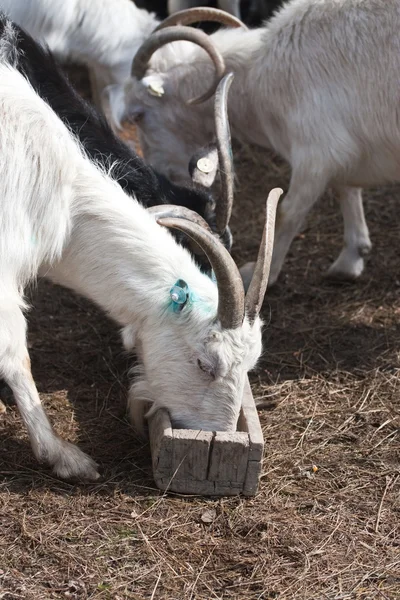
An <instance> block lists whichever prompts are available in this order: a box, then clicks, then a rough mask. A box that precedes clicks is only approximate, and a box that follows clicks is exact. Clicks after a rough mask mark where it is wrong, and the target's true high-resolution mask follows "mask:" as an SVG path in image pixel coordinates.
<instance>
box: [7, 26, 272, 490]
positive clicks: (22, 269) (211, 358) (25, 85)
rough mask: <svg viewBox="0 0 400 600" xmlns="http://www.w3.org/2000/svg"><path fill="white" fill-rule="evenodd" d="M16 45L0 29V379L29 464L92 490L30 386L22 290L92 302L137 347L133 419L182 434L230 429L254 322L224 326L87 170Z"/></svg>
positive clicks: (194, 279) (196, 283)
mask: <svg viewBox="0 0 400 600" xmlns="http://www.w3.org/2000/svg"><path fill="white" fill-rule="evenodd" d="M17 37H18V31H17V30H16V29H15V28H14V27H13V25H12V24H11V23H10V22H8V21H4V22H3V31H2V35H1V36H0V147H1V153H0V175H1V176H0V203H1V209H0V376H2V377H3V378H4V379H5V381H6V382H7V383H8V384H9V386H10V387H11V389H12V391H13V393H14V397H15V399H16V402H17V405H18V408H19V410H20V412H21V415H22V417H23V420H24V422H25V424H26V426H27V428H28V432H29V436H30V439H31V443H32V447H33V450H34V453H35V455H36V457H37V458H38V459H39V460H42V461H45V462H46V463H48V464H49V465H51V466H52V467H53V469H54V471H55V473H56V474H57V475H59V476H61V477H71V476H76V477H80V478H83V479H95V478H96V477H97V470H96V465H95V464H94V462H93V461H92V460H91V459H90V458H89V457H88V456H86V455H85V454H83V453H82V452H81V451H80V450H79V449H78V448H77V447H75V446H74V445H72V444H69V443H67V442H65V441H64V440H62V439H60V438H59V437H58V436H56V434H55V433H54V431H53V429H52V427H51V425H50V423H49V421H48V419H47V416H46V414H45V412H44V410H43V407H42V405H41V403H40V399H39V396H38V393H37V390H36V386H35V383H34V381H33V378H32V375H31V371H30V361H29V354H28V350H27V346H26V322H25V318H24V316H23V309H24V308H25V306H26V305H25V301H24V298H23V290H24V288H25V286H26V285H27V284H28V283H29V281H31V280H33V279H34V278H35V277H36V275H37V274H38V272H41V273H43V274H45V275H46V276H47V277H49V278H51V279H52V280H54V281H56V282H58V283H60V284H62V285H65V286H67V287H70V288H72V289H74V290H76V291H77V292H79V293H81V294H83V295H85V296H86V297H88V298H89V299H91V300H93V301H94V302H95V303H97V304H98V305H99V306H100V307H102V308H103V309H104V310H105V311H106V312H107V313H108V314H109V315H110V316H111V317H112V318H113V319H114V320H115V321H116V322H117V323H118V324H119V326H120V327H122V328H123V330H124V339H125V343H126V345H130V346H133V345H135V346H136V348H137V350H138V353H139V356H140V360H141V370H140V374H139V376H138V377H137V378H136V381H135V383H134V385H133V387H132V391H131V405H132V407H133V408H132V412H133V414H136V412H137V411H136V407H137V405H138V404H140V403H141V401H143V400H145V401H150V402H152V403H153V408H152V410H156V409H157V408H158V407H159V406H164V407H166V408H167V409H168V410H169V412H170V414H171V419H172V421H173V422H174V423H175V424H178V425H180V426H183V427H192V428H199V429H216V430H221V429H222V430H224V429H225V430H233V429H234V428H235V426H236V421H237V417H238V414H239V410H240V401H241V395H242V390H243V385H244V380H245V376H246V373H247V371H248V370H249V369H251V368H252V367H253V366H254V364H255V362H256V360H257V358H258V356H259V355H260V352H261V322H260V320H259V318H258V317H255V319H253V320H249V319H248V318H247V316H245V317H244V320H243V323H242V325H241V326H240V327H237V328H235V329H229V328H225V327H223V326H222V321H220V320H219V319H218V318H217V305H218V311H219V299H218V289H217V286H216V284H215V283H214V282H213V281H212V280H211V279H210V278H209V277H207V276H206V275H204V274H203V273H202V272H201V271H200V270H199V268H198V267H197V266H196V265H195V263H194V262H193V260H192V258H191V256H190V254H189V253H188V252H187V251H186V250H185V249H184V248H182V246H180V245H179V244H177V243H176V241H175V240H174V238H173V237H172V236H171V235H170V233H169V232H168V231H167V230H166V229H165V228H163V227H161V226H160V225H159V224H157V222H156V221H155V219H154V217H152V216H151V215H150V214H149V213H148V212H147V211H146V209H145V208H144V207H143V206H141V204H140V203H139V202H137V201H136V200H135V199H132V198H131V197H129V196H128V195H126V194H125V193H124V191H123V190H122V189H121V187H120V186H119V185H118V184H117V183H116V182H115V181H114V180H112V179H111V178H110V177H109V176H108V175H107V173H105V172H104V170H102V169H101V167H100V166H99V165H96V164H94V163H93V162H92V161H91V160H89V159H88V157H87V156H86V154H85V151H84V149H83V147H82V146H81V145H80V144H79V141H78V140H77V139H76V138H75V137H74V136H73V134H71V133H70V132H69V131H68V129H67V128H66V127H65V126H64V124H63V123H62V121H61V120H60V119H59V118H58V117H57V115H56V114H55V113H54V112H53V111H52V110H51V108H50V107H49V106H48V104H47V103H46V102H44V101H43V99H41V98H40V97H39V96H38V95H37V94H36V93H35V91H34V89H33V88H32V86H31V85H30V84H29V82H28V81H27V79H26V78H25V77H24V76H23V75H22V74H21V73H20V72H19V71H18V70H17V68H16V67H17V65H18V60H19V56H18V49H17V46H18V44H17ZM181 281H184V282H186V285H187V288H188V290H189V291H190V293H189V294H188V301H187V304H185V305H182V310H181V311H180V312H176V311H175V310H174V307H173V296H172V294H171V288H172V287H173V286H174V285H175V286H176V282H181ZM110 290H112V293H110ZM221 293H222V292H221ZM218 314H219V313H218ZM187 390H190V394H188V393H186V391H187Z"/></svg>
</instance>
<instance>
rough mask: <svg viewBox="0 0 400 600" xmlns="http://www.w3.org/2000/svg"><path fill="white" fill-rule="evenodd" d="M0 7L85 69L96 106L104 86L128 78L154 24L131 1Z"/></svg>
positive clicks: (49, 1)
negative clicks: (135, 56) (84, 66)
mask: <svg viewBox="0 0 400 600" xmlns="http://www.w3.org/2000/svg"><path fill="white" fill-rule="evenodd" d="M0 9H1V10H2V11H3V12H4V13H6V14H7V15H8V16H9V17H10V18H11V19H12V20H13V21H14V22H15V23H17V24H18V25H19V26H20V27H22V28H23V29H24V30H26V31H27V32H28V33H30V35H31V36H32V37H33V38H34V39H35V40H38V41H40V42H41V43H44V44H46V45H47V46H48V47H49V48H50V50H51V51H52V52H53V53H54V54H55V55H57V56H58V57H59V58H60V59H63V60H66V59H73V60H75V61H78V62H81V63H84V64H86V65H88V67H89V69H90V72H91V79H92V89H93V93H94V99H95V102H96V104H97V105H98V106H100V105H101V94H102V90H103V89H104V88H105V87H106V86H107V85H110V84H119V85H122V84H123V83H124V82H125V81H126V80H127V79H128V78H129V75H130V72H131V65H132V58H133V56H134V55H135V53H136V50H137V49H138V48H139V46H140V45H141V43H142V42H143V40H145V39H146V38H147V37H148V36H149V35H150V33H151V32H152V31H153V30H154V29H155V28H156V27H157V25H158V24H159V20H158V19H157V18H156V16H155V15H154V14H153V13H149V12H147V11H146V10H143V9H139V8H137V6H136V5H135V3H134V2H131V0H113V1H112V2H110V0H96V1H95V2H93V0H68V1H65V0H0Z"/></svg>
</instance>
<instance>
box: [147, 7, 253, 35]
mask: <svg viewBox="0 0 400 600" xmlns="http://www.w3.org/2000/svg"><path fill="white" fill-rule="evenodd" d="M201 21H213V22H216V23H222V25H227V26H228V27H241V28H242V29H245V30H246V31H248V27H247V26H246V25H245V24H244V23H243V21H241V20H240V19H237V18H236V17H234V16H233V15H230V14H229V13H227V12H225V11H224V10H219V9H218V8H208V7H206V6H198V7H196V8H189V9H187V10H180V11H178V12H176V13H174V14H173V15H170V16H169V17H167V18H166V19H164V21H162V22H161V23H160V24H159V26H158V27H157V28H156V29H155V30H154V31H160V29H164V28H165V27H171V26H172V25H191V24H192V23H200V22H201Z"/></svg>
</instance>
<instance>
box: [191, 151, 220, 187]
mask: <svg viewBox="0 0 400 600" xmlns="http://www.w3.org/2000/svg"><path fill="white" fill-rule="evenodd" d="M217 172H218V150H217V146H216V145H215V144H210V146H207V147H206V148H202V149H201V150H198V151H197V152H196V153H195V154H194V155H193V156H192V158H191V159H190V162H189V173H190V177H191V178H192V181H193V183H195V184H197V185H201V186H203V187H206V188H209V187H211V186H212V184H213V183H214V181H215V177H216V175H217Z"/></svg>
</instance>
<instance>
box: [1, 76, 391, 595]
mask: <svg viewBox="0 0 400 600" xmlns="http://www.w3.org/2000/svg"><path fill="white" fill-rule="evenodd" d="M79 73H80V72H78V74H79ZM82 77H84V76H82ZM82 82H83V83H82V85H83V84H85V85H86V83H85V81H84V79H82ZM78 83H79V82H78ZM235 161H236V167H237V175H238V189H237V195H236V204H235V210H234V215H233V220H232V227H233V232H234V235H235V245H234V256H235V258H236V259H237V260H238V262H239V263H240V264H241V263H242V262H243V261H245V260H250V259H254V257H255V254H256V251H257V246H258V241H259V238H260V235H261V229H262V220H263V202H264V200H265V199H266V196H267V192H268V191H269V189H270V188H272V187H274V186H276V185H279V186H281V187H283V188H284V189H287V184H288V176H289V171H288V168H287V166H286V165H284V164H283V163H282V161H280V160H279V159H278V158H277V157H274V156H272V155H271V154H269V153H267V152H264V151H260V150H258V149H255V148H250V147H243V146H241V147H237V148H236V151H235ZM399 191H400V189H399V188H397V189H396V188H386V189H378V190H373V191H370V192H368V193H366V194H365V206H366V212H367V219H368V223H369V225H370V228H371V233H372V240H373V244H374V248H373V252H372V255H371V258H370V260H369V263H368V265H367V268H366V271H365V274H364V275H363V276H362V278H361V279H360V280H359V281H358V282H357V283H355V284H342V285H338V284H332V283H329V282H328V281H326V280H325V279H324V277H323V273H324V271H325V269H326V268H327V267H328V265H329V264H330V262H331V261H332V260H333V259H334V258H335V257H336V255H337V254H338V252H339V250H340V247H341V243H342V242H341V237H342V223H341V218H340V215H339V212H338V208H337V206H336V204H335V201H334V199H332V198H331V197H329V196H328V197H326V198H324V199H323V200H322V201H321V202H320V203H319V205H318V206H317V207H316V209H315V210H314V211H313V214H312V215H311V216H310V218H309V220H308V223H307V226H306V228H305V229H304V231H303V232H302V233H301V234H300V235H299V236H298V237H297V238H296V241H295V243H294V244H293V246H292V248H291V251H290V256H289V257H288V260H287V261H286V263H285V266H284V273H283V275H282V277H281V278H280V280H279V282H278V284H277V285H276V286H275V287H274V288H273V289H272V290H271V291H269V292H268V295H267V299H266V301H265V303H264V309H263V315H264V318H265V321H266V325H267V326H266V329H265V334H264V343H265V353H264V355H263V357H262V360H261V361H260V364H259V367H258V369H257V371H256V372H255V373H253V374H252V376H251V380H252V384H253V391H254V395H255V398H256V399H257V401H258V402H259V404H260V419H261V423H262V427H263V431H264V436H265V442H266V452H265V459H264V463H263V473H262V479H261V486H260V491H259V493H258V494H257V496H256V497H255V498H253V499H242V498H229V499H224V498H222V499H203V498H199V497H183V496H179V495H176V494H175V495H174V494H166V495H164V494H162V493H160V492H159V491H158V490H157V489H156V488H155V486H154V483H153V480H152V475H151V461H150V451H149V446H148V445H147V443H145V442H143V441H141V440H139V439H137V437H136V436H135V434H134V432H133V431H132V429H131V428H130V426H129V424H128V421H127V419H126V416H125V404H126V393H127V387H128V383H129V377H128V369H129V367H130V366H131V364H132V359H131V358H129V357H127V356H126V355H125V354H124V352H123V351H122V349H121V344H120V341H119V335H118V331H117V327H116V326H115V325H114V324H113V323H112V322H110V321H109V320H108V319H107V318H106V317H105V316H104V315H103V314H102V313H101V312H100V311H99V310H97V309H96V308H95V307H94V306H93V305H92V304H90V303H89V302H87V301H86V300H84V299H82V298H80V297H77V296H76V295H74V294H72V293H70V292H69V291H66V290H64V289H62V288H59V287H56V286H53V285H51V284H49V283H47V282H46V281H40V282H39V283H38V285H37V289H34V290H32V292H31V301H32V306H33V309H32V311H31V312H30V313H29V315H28V320H29V345H30V349H31V350H30V351H31V359H32V365H33V373H34V377H35V380H36V382H37V385H38V388H39V391H40V394H41V398H42V401H43V403H44V405H45V407H46V410H47V411H48V413H49V415H50V418H51V420H52V423H53V424H54V426H55V428H56V430H57V431H58V432H59V433H60V434H61V435H62V436H63V437H65V438H68V439H69V440H71V441H74V442H77V443H79V445H80V447H81V448H82V449H84V450H85V451H86V452H88V453H89V454H90V455H91V456H92V457H93V458H94V459H95V460H96V461H97V462H98V463H99V464H100V465H101V470H102V475H103V477H102V480H101V481H100V483H97V484H95V485H86V486H85V485H74V484H70V483H66V482H62V481H59V480H57V479H56V478H55V477H53V476H52V474H51V473H50V472H49V471H48V470H46V468H44V467H41V466H38V465H37V464H36V462H35V460H34V458H33V457H32V453H31V450H30V447H29V442H28V439H27V435H26V432H25V430H24V428H23V426H22V423H21V418H20V416H19V415H18V412H17V410H16V408H15V407H13V406H12V407H8V408H7V411H6V413H4V414H0V448H1V453H0V531H1V536H0V598H1V599H2V600H15V599H18V600H19V599H21V600H22V599H23V600H47V599H71V600H86V599H96V600H100V599H102V600H111V599H112V600H125V599H135V600H145V599H149V600H153V599H154V600H158V599H160V600H161V599H163V600H164V599H166V600H182V599H184V600H211V599H221V600H222V599H223V600H228V599H235V600H247V599H251V600H261V599H262V600H267V599H268V600H272V599H279V600H289V599H293V600H303V599H307V600H350V599H351V600H353V599H354V600H367V599H368V600H370V599H371V600H372V599H373V600H395V599H398V598H400V534H399V517H400V502H399V491H400V466H399V458H400V439H399V438H400V414H399V412H400V411H399V372H400V360H399V348H400V300H399V288H400V276H399V264H400V260H399V256H398V253H399V243H398V240H399V237H400V222H399V220H398V218H397V210H398V209H397V204H396V203H397V198H398V195H399ZM206 511H207V512H206ZM205 513H206V515H205ZM202 517H204V520H203V519H202ZM205 521H208V522H205Z"/></svg>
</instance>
